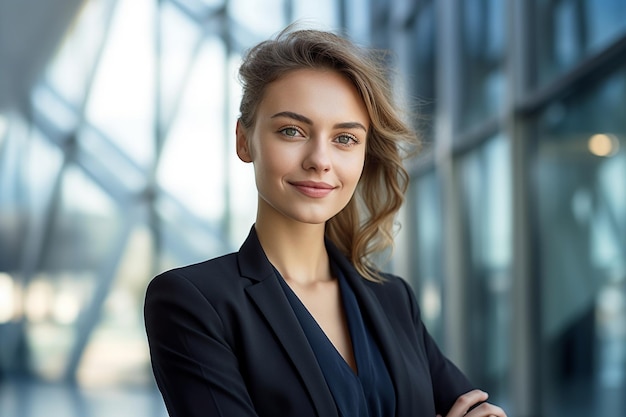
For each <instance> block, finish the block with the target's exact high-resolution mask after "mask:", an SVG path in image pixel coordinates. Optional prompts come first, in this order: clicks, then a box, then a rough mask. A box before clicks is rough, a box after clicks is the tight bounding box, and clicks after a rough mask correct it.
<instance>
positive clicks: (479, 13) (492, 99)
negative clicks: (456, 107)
mask: <svg viewBox="0 0 626 417" xmlns="http://www.w3.org/2000/svg"><path fill="white" fill-rule="evenodd" d="M462 4H463V19H462V29H461V42H462V54H463V56H462V69H460V73H461V76H462V86H463V92H462V104H461V112H462V116H461V127H468V126H471V125H474V124H475V123H478V122H480V121H483V120H484V119H485V118H486V117H489V116H495V115H497V113H498V110H499V109H501V108H502V102H503V98H504V87H505V86H504V73H503V68H502V67H503V60H504V48H505V42H506V33H505V21H506V19H505V18H506V13H505V5H506V2H503V1H500V0H466V1H464V2H462Z"/></svg>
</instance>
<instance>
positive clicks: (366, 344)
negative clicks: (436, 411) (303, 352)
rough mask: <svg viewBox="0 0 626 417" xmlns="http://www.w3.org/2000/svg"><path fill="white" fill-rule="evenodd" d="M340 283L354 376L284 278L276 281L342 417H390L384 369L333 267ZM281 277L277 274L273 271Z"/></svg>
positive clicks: (388, 383)
mask: <svg viewBox="0 0 626 417" xmlns="http://www.w3.org/2000/svg"><path fill="white" fill-rule="evenodd" d="M334 272H335V274H336V276H337V279H338V280H339V289H340V293H341V299H342V301H343V307H344V309H345V314H346V318H347V321H348V329H349V331H350V337H351V338H352V348H353V350H354V357H355V360H356V366H357V373H356V374H355V372H354V371H353V370H352V368H351V367H350V365H348V363H347V362H346V361H345V360H344V359H343V357H342V356H341V354H340V353H339V352H338V351H337V349H336V348H335V346H334V345H333V344H332V342H331V341H330V340H329V339H328V337H327V336H326V334H325V333H324V331H323V330H322V328H321V327H320V326H319V325H318V324H317V321H315V319H314V318H313V316H312V315H311V313H309V311H308V310H307V309H306V307H305V306H304V304H302V302H301V301H300V299H299V298H298V296H297V295H296V294H295V293H294V292H293V291H292V290H291V288H290V287H289V285H288V284H287V283H286V282H285V280H284V279H282V277H281V279H279V281H280V283H281V285H282V287H283V290H284V291H285V294H286V296H287V299H288V300H289V303H290V304H291V307H292V308H293V311H294V313H295V314H296V317H297V318H298V321H299V322H300V325H301V326H302V329H303V330H304V333H305V334H306V337H307V339H308V341H309V343H310V344H311V348H312V349H313V352H314V354H315V357H316V359H317V362H318V364H319V366H320V368H321V370H322V373H323V374H324V378H325V379H326V383H327V384H328V388H329V389H330V392H331V393H332V395H333V398H334V399H335V403H336V405H337V410H338V412H339V415H340V416H341V417H389V416H393V415H395V408H396V398H395V392H394V388H393V383H392V381H391V377H390V376H389V372H388V370H387V366H386V365H385V362H384V360H383V357H382V355H381V353H380V350H379V349H378V345H377V344H376V342H375V341H374V339H373V338H372V335H371V334H370V332H369V331H368V329H367V327H366V326H365V323H364V321H363V316H362V315H361V311H360V309H359V304H358V301H357V299H356V297H355V295H354V292H353V291H352V288H350V285H349V284H348V283H347V282H346V280H345V279H344V277H343V275H342V274H341V271H340V270H339V268H334ZM276 273H277V275H278V276H279V277H280V273H278V271H276Z"/></svg>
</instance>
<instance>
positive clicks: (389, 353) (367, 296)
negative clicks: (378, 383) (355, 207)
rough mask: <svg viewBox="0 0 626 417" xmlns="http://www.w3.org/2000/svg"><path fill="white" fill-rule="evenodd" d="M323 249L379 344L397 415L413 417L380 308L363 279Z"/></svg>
mask: <svg viewBox="0 0 626 417" xmlns="http://www.w3.org/2000/svg"><path fill="white" fill-rule="evenodd" d="M326 247H327V249H328V252H329V254H330V256H331V257H332V259H333V261H334V262H335V263H336V265H337V266H338V267H339V268H341V270H342V272H343V274H344V277H345V278H346V280H347V281H348V283H349V284H350V286H351V287H352V290H353V291H354V293H355V295H356V297H357V299H358V301H359V305H360V306H361V313H362V314H363V317H364V320H365V322H366V323H368V324H369V327H368V328H369V330H370V331H371V332H372V335H373V336H374V338H375V339H376V341H377V342H378V344H379V347H380V350H381V353H382V355H383V358H384V360H385V363H386V364H387V367H388V371H389V375H390V376H391V380H392V381H393V384H394V388H395V392H396V415H397V416H408V415H414V414H415V413H417V412H418V411H417V410H418V407H417V405H416V404H414V400H413V399H414V397H415V396H413V395H411V391H410V390H411V389H412V387H411V386H410V385H411V384H410V380H409V378H408V375H407V372H406V365H405V364H404V362H403V358H404V356H403V353H402V351H401V349H400V346H399V343H397V338H396V336H395V334H394V333H393V331H392V328H393V327H392V325H391V323H390V322H389V319H388V318H387V315H386V314H385V311H384V309H383V306H382V305H381V304H380V302H379V301H378V299H377V298H376V296H375V295H374V293H373V291H372V290H371V288H369V287H368V285H367V284H366V282H365V278H363V277H362V276H361V275H360V274H359V273H358V272H357V270H356V269H355V268H354V266H353V265H352V264H351V263H350V262H349V261H348V260H347V258H346V257H345V256H344V255H343V254H342V253H341V252H339V250H338V249H337V248H336V247H335V246H334V245H333V244H332V243H331V242H327V243H326ZM376 285H384V284H376Z"/></svg>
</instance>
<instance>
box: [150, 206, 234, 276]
mask: <svg viewBox="0 0 626 417" xmlns="http://www.w3.org/2000/svg"><path fill="white" fill-rule="evenodd" d="M157 212H158V214H159V218H160V225H159V239H160V241H159V243H160V246H159V252H160V253H159V258H158V265H157V266H156V268H157V269H158V270H159V271H165V270H167V269H171V268H175V267H179V266H182V265H188V264H192V263H196V262H201V261H204V260H206V259H209V258H213V257H215V256H218V255H223V254H225V253H229V252H232V251H233V250H236V249H238V248H239V245H240V244H241V242H240V243H239V244H237V245H236V247H235V246H233V245H230V244H229V242H228V240H227V238H225V237H224V233H223V230H222V229H221V228H220V226H221V225H215V224H211V225H209V224H207V222H206V221H204V220H202V219H199V218H197V217H195V216H194V215H193V214H191V213H189V212H188V211H187V209H186V208H185V207H184V206H182V205H181V204H180V203H179V202H178V201H177V200H175V199H173V198H171V196H166V195H162V196H161V198H160V199H159V200H158V201H157Z"/></svg>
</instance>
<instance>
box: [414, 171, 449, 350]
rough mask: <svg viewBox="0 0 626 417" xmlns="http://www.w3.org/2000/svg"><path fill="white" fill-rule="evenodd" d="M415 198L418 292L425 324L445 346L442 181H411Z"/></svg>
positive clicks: (422, 178) (433, 177)
mask: <svg viewBox="0 0 626 417" xmlns="http://www.w3.org/2000/svg"><path fill="white" fill-rule="evenodd" d="M412 187H413V190H412V192H413V195H414V200H413V204H414V207H415V208H414V210H415V211H414V218H415V227H416V230H415V232H416V233H415V243H414V245H415V248H416V254H415V255H416V256H414V257H413V259H415V260H416V261H415V264H414V265H413V268H412V269H413V271H414V272H415V280H414V281H415V283H416V292H417V293H418V295H419V301H420V306H421V308H422V315H423V319H424V324H425V325H426V327H427V328H428V331H429V332H430V333H431V335H432V336H433V338H434V339H435V340H436V341H437V342H438V343H439V344H440V345H441V346H442V347H443V342H444V340H443V330H444V329H443V316H442V310H441V305H442V292H443V282H444V276H443V254H442V250H443V241H442V239H443V218H442V207H441V195H440V188H441V187H440V185H439V178H438V176H437V174H436V173H435V172H434V171H431V172H428V173H427V174H425V175H422V176H420V177H419V178H417V179H415V180H414V181H413V182H412Z"/></svg>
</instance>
